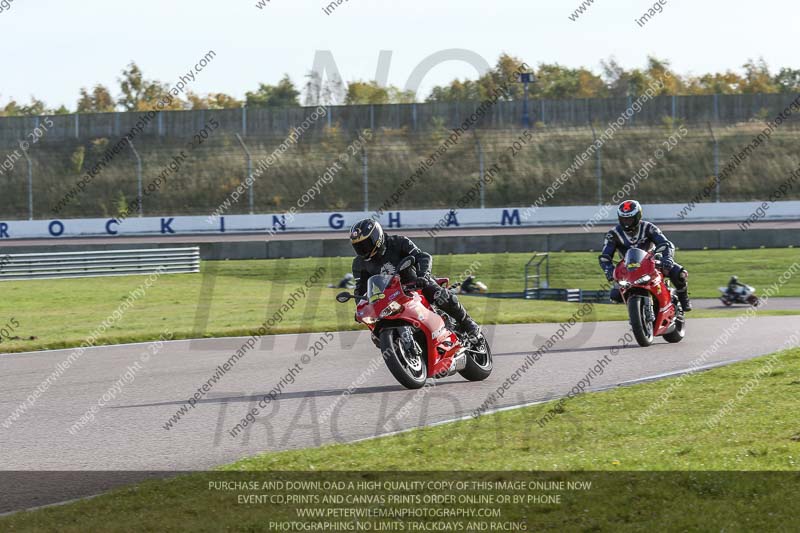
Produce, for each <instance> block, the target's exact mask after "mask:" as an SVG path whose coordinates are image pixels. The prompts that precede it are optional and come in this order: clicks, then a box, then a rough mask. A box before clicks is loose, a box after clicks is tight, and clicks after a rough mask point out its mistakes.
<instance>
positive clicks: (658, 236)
mask: <svg viewBox="0 0 800 533" xmlns="http://www.w3.org/2000/svg"><path fill="white" fill-rule="evenodd" d="M617 218H618V220H619V224H618V225H617V226H616V227H614V229H612V230H611V231H609V232H608V233H606V238H605V242H604V244H603V251H602V253H601V254H600V257H599V259H600V267H601V268H602V269H603V272H604V273H605V275H606V279H608V281H613V279H614V266H615V265H614V254H615V253H617V252H619V254H620V255H621V256H623V257H624V256H625V253H627V251H628V250H629V249H631V248H640V249H642V250H647V251H650V250H652V251H654V252H656V253H661V270H662V271H663V272H664V274H665V275H666V276H667V277H669V279H670V280H671V281H672V284H673V285H674V286H675V289H676V290H677V293H678V300H679V301H680V303H681V307H682V308H683V310H684V311H691V310H692V302H691V300H689V289H688V285H687V282H686V279H687V278H688V277H689V273H688V272H686V269H685V268H683V267H682V266H681V265H679V264H678V263H676V262H675V260H674V256H675V245H673V244H672V243H671V242H670V241H669V239H667V238H666V237H665V236H664V234H663V233H662V232H661V230H660V229H658V227H657V226H656V225H655V224H653V223H651V222H647V221H644V220H642V206H641V205H640V204H639V202H637V201H635V200H627V201H625V202H622V203H621V204H619V207H618V208H617ZM610 297H611V299H612V300H613V301H615V302H622V296H621V295H620V292H619V288H617V287H614V288H613V289H612V290H611V294H610Z"/></svg>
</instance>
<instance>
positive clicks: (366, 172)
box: [361, 146, 369, 213]
mask: <svg viewBox="0 0 800 533" xmlns="http://www.w3.org/2000/svg"><path fill="white" fill-rule="evenodd" d="M361 163H362V165H361V166H362V170H363V178H364V212H365V213H366V212H368V211H369V158H368V157H367V150H366V148H364V146H362V147H361Z"/></svg>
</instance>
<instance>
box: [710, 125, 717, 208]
mask: <svg viewBox="0 0 800 533" xmlns="http://www.w3.org/2000/svg"><path fill="white" fill-rule="evenodd" d="M708 131H709V133H711V143H712V146H713V152H714V183H715V184H716V196H717V203H719V141H718V140H717V136H716V135H715V134H714V128H713V127H712V126H711V122H709V123H708Z"/></svg>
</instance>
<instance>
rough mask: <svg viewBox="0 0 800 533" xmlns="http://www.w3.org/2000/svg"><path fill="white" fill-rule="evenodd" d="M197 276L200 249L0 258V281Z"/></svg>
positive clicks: (17, 255)
mask: <svg viewBox="0 0 800 533" xmlns="http://www.w3.org/2000/svg"><path fill="white" fill-rule="evenodd" d="M159 269H161V272H162V273H163V274H186V273H192V272H200V248H199V247H185V248H151V249H147V250H102V251H90V252H53V253H33V254H8V255H0V281H8V280H22V279H54V278H91V277H99V276H132V275H141V274H152V273H154V272H156V271H157V270H159Z"/></svg>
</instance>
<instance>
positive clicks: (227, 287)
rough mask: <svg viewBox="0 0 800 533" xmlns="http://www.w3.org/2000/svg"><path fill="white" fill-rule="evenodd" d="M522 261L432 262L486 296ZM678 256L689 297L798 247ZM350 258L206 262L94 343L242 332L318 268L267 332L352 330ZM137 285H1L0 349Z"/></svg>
mask: <svg viewBox="0 0 800 533" xmlns="http://www.w3.org/2000/svg"><path fill="white" fill-rule="evenodd" d="M529 257H530V256H529V254H474V255H448V256H440V257H436V258H435V259H434V271H435V273H436V274H438V275H447V276H451V277H452V278H453V279H455V278H457V277H459V276H460V275H461V274H462V273H463V272H465V271H467V269H471V270H472V271H474V272H476V273H477V275H478V276H479V278H480V279H482V280H483V281H485V282H486V283H487V284H488V285H489V287H490V290H491V291H493V292H521V291H522V290H523V288H524V283H523V274H522V273H523V269H524V266H525V263H526V262H527V261H528V259H529ZM679 259H680V261H681V262H682V263H683V264H684V265H685V266H686V267H687V268H688V269H689V270H690V272H691V278H690V287H691V293H692V296H693V297H695V298H697V297H716V295H717V287H718V286H720V285H724V284H725V283H726V282H727V280H728V277H729V276H730V275H731V274H734V273H737V274H740V275H742V277H743V281H745V282H747V283H750V284H752V285H755V286H757V287H765V286H768V285H769V284H771V283H774V282H775V280H776V279H777V278H778V276H780V275H781V274H782V273H783V272H784V271H785V270H786V268H787V266H788V265H790V264H791V263H793V262H794V261H795V260H796V259H797V252H796V250H793V249H764V250H747V251H737V250H727V251H702V252H701V251H698V252H682V253H680V254H679ZM350 264H351V260H350V259H349V258H319V259H316V258H308V259H291V260H290V259H281V260H270V261H218V262H204V263H203V266H202V268H203V273H202V274H178V275H168V276H167V275H165V276H162V277H161V278H159V279H158V280H157V281H156V282H155V283H154V284H153V286H152V287H150V289H149V290H148V291H147V293H146V295H145V296H144V297H142V298H140V299H138V300H137V301H136V302H135V305H134V306H133V307H132V308H130V309H128V310H127V311H126V312H125V314H124V316H122V317H121V319H119V320H116V321H113V323H112V324H111V327H109V328H108V329H107V330H106V331H105V332H104V333H103V334H102V335H100V336H99V338H98V339H97V344H119V343H125V342H140V341H147V340H153V339H156V338H158V337H159V335H160V334H161V333H162V332H163V331H164V330H165V329H168V330H170V331H172V332H173V334H174V336H175V338H195V337H204V336H205V337H222V336H236V335H249V334H250V333H251V332H252V331H254V330H255V329H256V328H257V327H258V325H259V324H261V323H262V322H263V321H264V320H265V319H266V318H267V317H268V316H271V315H272V313H273V312H275V310H276V309H278V308H279V307H280V305H281V304H282V303H283V302H285V301H286V299H287V298H288V297H289V293H290V292H291V291H292V290H294V289H295V288H296V287H297V286H299V285H301V284H302V283H303V282H304V281H305V280H306V279H307V278H308V276H309V274H310V273H311V272H313V271H314V270H315V269H317V268H318V267H325V269H326V274H325V277H324V279H323V280H322V281H321V282H320V283H317V284H316V285H315V286H314V287H313V288H312V289H311V290H310V292H309V296H308V297H307V298H306V299H305V300H303V301H302V302H301V304H300V305H298V306H297V307H296V308H295V309H294V310H292V311H290V312H289V313H287V314H286V316H285V318H284V320H283V321H281V322H280V323H279V324H278V325H277V326H276V327H275V328H274V330H273V332H274V333H298V332H308V331H325V330H328V331H329V330H346V329H357V328H359V327H360V326H359V325H358V324H356V323H355V322H354V321H353V319H352V316H353V306H352V304H348V305H341V304H337V303H336V302H335V301H334V299H333V296H334V295H335V293H336V292H337V291H336V290H334V289H328V288H327V287H326V286H327V284H328V283H333V282H336V281H338V280H339V278H340V277H341V276H342V275H343V274H344V273H345V272H347V271H348V270H349V268H350ZM143 281H144V278H143V277H139V276H135V277H117V278H94V279H68V280H39V281H17V282H4V283H2V285H0V288H2V289H3V303H4V313H5V314H6V316H0V327H2V326H3V324H7V323H9V322H10V320H11V319H12V318H13V319H14V320H15V321H16V322H18V323H19V327H17V328H14V330H13V332H11V333H10V335H9V337H11V338H8V337H4V338H2V339H1V340H0V341H1V342H0V351H3V352H19V351H26V350H39V349H54V348H67V347H73V346H78V345H80V344H81V343H82V342H83V341H84V339H85V338H86V337H87V336H88V335H89V334H90V333H92V332H93V331H94V330H95V329H96V328H97V327H98V326H99V325H100V324H101V322H103V321H104V320H105V319H106V318H107V317H109V316H110V315H112V313H113V312H114V311H115V310H116V309H117V307H118V306H119V305H120V304H122V302H123V301H124V300H125V298H126V297H127V296H128V294H129V293H130V292H131V291H133V290H134V289H136V288H137V287H139V286H140V285H141V284H142V283H143ZM603 281H604V279H603V276H602V275H601V273H600V270H599V267H598V265H597V254H596V253H554V254H552V257H551V262H550V283H551V286H553V287H569V288H583V289H597V288H599V287H600V284H601V283H602V282H603ZM781 296H800V281H794V280H791V281H789V283H787V284H786V285H785V286H784V287H783V289H782V292H781ZM464 301H465V304H466V306H467V308H468V309H469V310H470V312H471V313H472V314H473V315H474V317H475V319H476V320H478V321H479V322H481V323H483V324H504V323H533V322H560V321H563V320H567V319H569V317H570V316H571V315H572V314H573V313H574V311H575V307H574V305H572V304H567V303H562V302H535V301H523V300H518V299H513V300H502V299H492V300H488V299H485V298H480V297H466V298H465V299H464ZM735 312H736V311H731V310H722V311H698V312H695V314H694V315H693V316H694V317H697V318H705V317H714V316H730V314H731V313H735ZM798 312H800V310H798ZM790 313H792V312H790V311H789V312H779V311H778V312H771V311H766V312H765V314H790ZM204 317H207V320H205V319H204ZM595 318H596V319H597V320H624V319H625V318H626V314H625V309H624V308H622V306H607V305H600V306H597V313H596V315H595ZM6 329H8V328H6Z"/></svg>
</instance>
